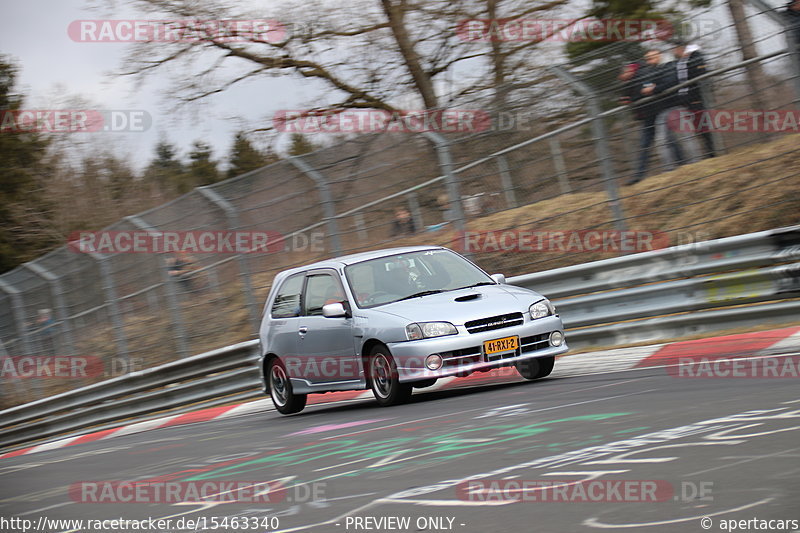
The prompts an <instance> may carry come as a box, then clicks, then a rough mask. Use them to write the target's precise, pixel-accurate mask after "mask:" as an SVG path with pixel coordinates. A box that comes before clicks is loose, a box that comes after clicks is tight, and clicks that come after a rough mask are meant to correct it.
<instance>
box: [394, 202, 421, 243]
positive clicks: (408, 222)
mask: <svg viewBox="0 0 800 533" xmlns="http://www.w3.org/2000/svg"><path fill="white" fill-rule="evenodd" d="M416 231H417V228H416V227H415V226H414V219H413V218H411V213H409V212H408V209H406V208H404V207H399V208H397V209H396V210H395V212H394V222H393V223H392V237H397V236H400V235H413V234H414V233H416Z"/></svg>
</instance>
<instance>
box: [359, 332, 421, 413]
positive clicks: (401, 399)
mask: <svg viewBox="0 0 800 533" xmlns="http://www.w3.org/2000/svg"><path fill="white" fill-rule="evenodd" d="M367 376H368V377H369V387H370V388H371V389H372V394H373V395H374V396H375V399H376V400H378V403H379V404H380V405H381V406H383V407H389V406H390V405H397V404H401V403H405V402H407V401H408V399H409V398H411V389H412V385H411V384H410V383H400V380H399V379H398V375H397V365H396V364H395V362H394V358H393V357H392V354H391V353H389V349H388V348H387V347H386V346H383V345H382V344H379V345H378V346H375V347H374V348H372V350H370V352H369V358H368V359H367Z"/></svg>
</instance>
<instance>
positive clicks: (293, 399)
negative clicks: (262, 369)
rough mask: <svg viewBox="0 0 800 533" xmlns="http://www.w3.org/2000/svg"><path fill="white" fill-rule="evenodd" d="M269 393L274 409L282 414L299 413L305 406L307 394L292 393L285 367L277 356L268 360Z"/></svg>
mask: <svg viewBox="0 0 800 533" xmlns="http://www.w3.org/2000/svg"><path fill="white" fill-rule="evenodd" d="M267 372H268V374H267V375H268V376H269V395H270V397H271V398H272V403H273V404H275V409H277V410H278V412H279V413H281V414H284V415H290V414H293V413H299V412H300V411H302V410H303V408H304V407H305V406H306V400H308V395H307V394H294V392H293V391H292V382H291V381H290V380H289V377H288V376H287V374H286V367H285V366H284V365H283V362H282V361H281V360H280V359H278V358H277V357H275V358H273V359H271V360H270V362H269V367H268V369H267Z"/></svg>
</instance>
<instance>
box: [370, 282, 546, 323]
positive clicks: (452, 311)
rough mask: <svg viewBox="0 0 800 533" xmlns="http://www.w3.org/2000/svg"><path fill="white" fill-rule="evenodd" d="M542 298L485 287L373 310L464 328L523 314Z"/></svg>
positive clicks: (519, 289) (509, 288) (515, 289)
mask: <svg viewBox="0 0 800 533" xmlns="http://www.w3.org/2000/svg"><path fill="white" fill-rule="evenodd" d="M542 298H543V296H541V295H540V294H539V293H537V292H534V291H531V290H528V289H523V288H522V287H515V286H513V285H484V286H480V287H473V288H469V289H459V290H455V291H447V292H442V293H438V294H429V295H428V296H420V297H419V298H412V299H410V300H403V301H401V302H394V303H390V304H386V305H381V306H380V307H375V308H373V309H372V311H380V312H383V313H388V314H392V315H395V316H398V317H401V318H405V319H406V320H408V321H409V322H438V321H446V322H451V323H453V324H455V325H456V326H463V325H464V322H467V321H469V320H476V319H479V318H487V317H490V316H497V315H503V314H506V313H514V312H522V313H524V312H525V311H527V310H528V307H529V306H530V305H531V304H532V303H534V302H536V301H538V300H541V299H542Z"/></svg>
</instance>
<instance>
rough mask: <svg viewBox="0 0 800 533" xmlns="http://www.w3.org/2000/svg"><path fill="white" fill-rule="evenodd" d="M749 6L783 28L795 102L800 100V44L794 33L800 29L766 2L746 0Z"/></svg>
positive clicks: (762, 0)
mask: <svg viewBox="0 0 800 533" xmlns="http://www.w3.org/2000/svg"><path fill="white" fill-rule="evenodd" d="M745 2H747V3H748V4H750V5H751V6H753V7H755V8H756V9H757V10H758V11H759V12H760V13H763V14H764V15H767V16H768V17H769V18H771V19H772V21H773V22H775V23H777V24H778V25H779V26H781V27H782V28H783V35H784V37H785V38H786V51H787V52H789V62H790V64H791V66H792V74H793V76H792V77H793V80H792V82H793V85H794V101H795V103H796V102H797V101H799V100H800V43H798V42H797V40H796V39H795V35H794V32H795V31H796V32H800V28H794V27H793V24H792V23H791V22H790V21H789V20H787V19H786V18H785V17H783V16H781V14H780V13H778V12H777V11H775V8H774V7H772V6H771V5H769V4H768V3H767V2H765V1H764V0H745ZM784 5H785V4H784Z"/></svg>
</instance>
